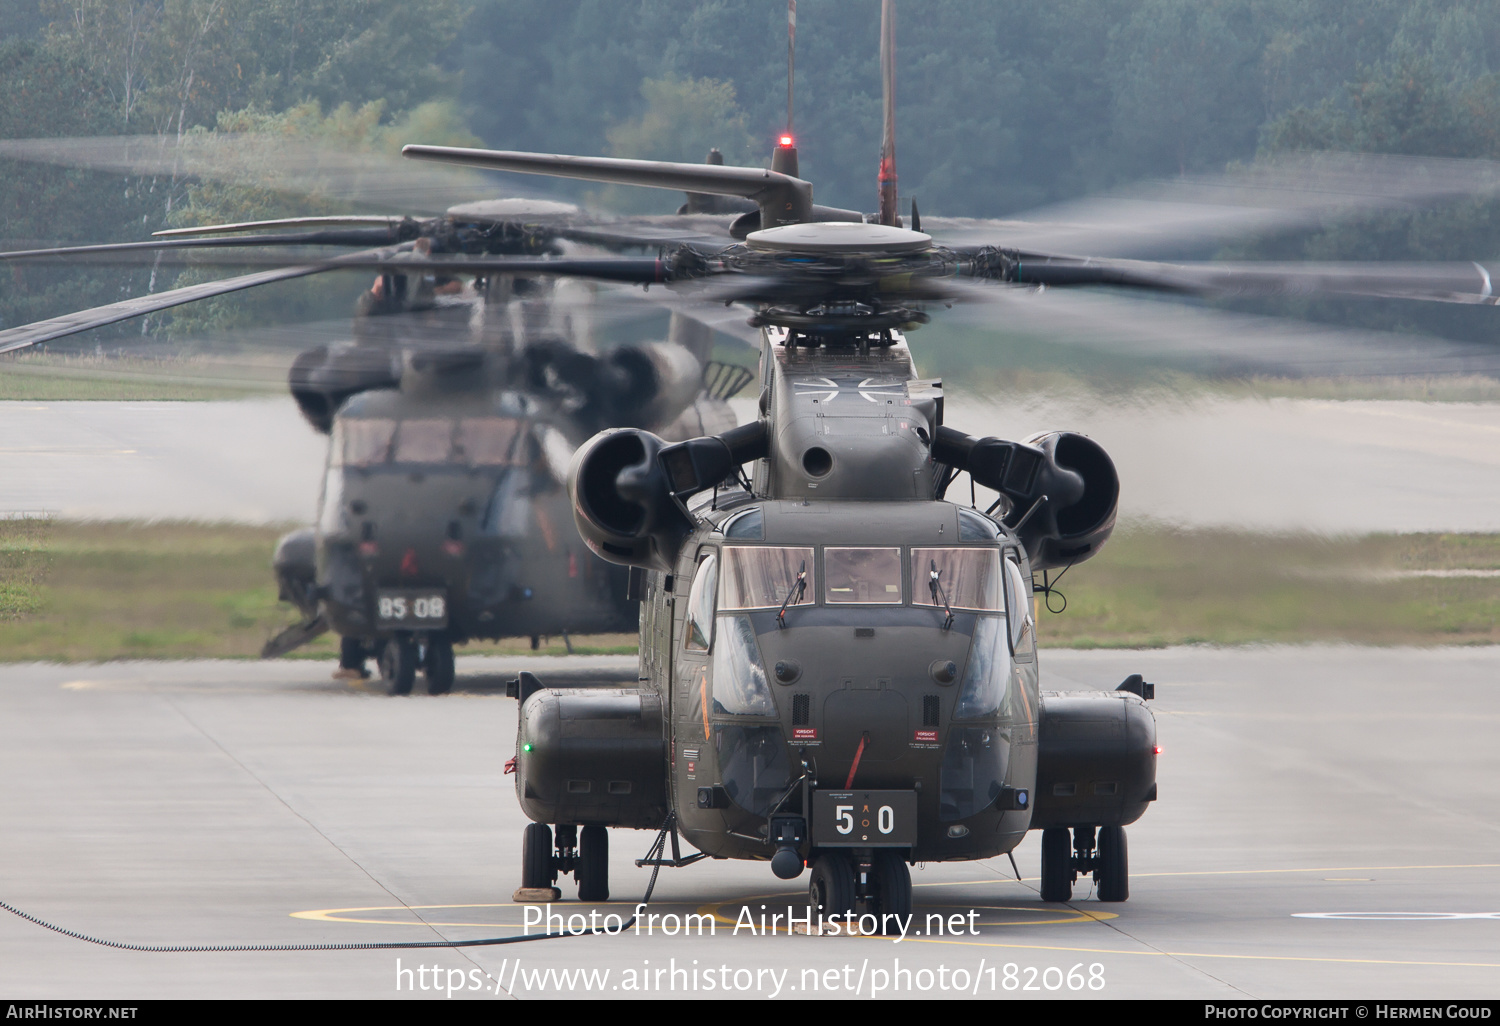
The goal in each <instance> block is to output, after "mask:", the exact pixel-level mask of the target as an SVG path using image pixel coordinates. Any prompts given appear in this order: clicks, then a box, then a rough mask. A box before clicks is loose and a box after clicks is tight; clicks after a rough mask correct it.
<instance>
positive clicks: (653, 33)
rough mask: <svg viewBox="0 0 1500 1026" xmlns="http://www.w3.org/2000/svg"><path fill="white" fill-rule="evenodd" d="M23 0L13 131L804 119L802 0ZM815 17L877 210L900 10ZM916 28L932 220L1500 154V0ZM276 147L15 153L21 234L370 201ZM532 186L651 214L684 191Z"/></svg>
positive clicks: (240, 303) (730, 148) (909, 72)
mask: <svg viewBox="0 0 1500 1026" xmlns="http://www.w3.org/2000/svg"><path fill="white" fill-rule="evenodd" d="M7 15H8V18H7V21H8V22H9V23H10V24H13V25H14V26H15V27H16V32H17V34H18V37H20V38H18V39H17V40H13V41H12V42H10V43H8V44H7V45H6V46H5V47H4V48H3V49H0V88H4V89H5V90H6V95H7V98H8V100H9V101H10V102H8V103H7V105H6V106H5V108H4V109H0V137H4V136H28V135H37V134H42V133H47V134H55V135H74V134H104V133H115V132H124V131H130V132H146V133H160V134H162V135H163V137H164V138H170V139H174V140H175V139H176V138H177V137H179V136H182V137H186V138H195V135H194V133H195V132H196V133H199V134H201V133H210V134H213V135H225V134H229V133H232V132H242V131H248V130H254V131H256V132H262V133H269V134H271V135H273V136H277V137H280V138H292V139H297V140H301V141H306V142H309V143H318V144H323V145H328V146H332V147H337V148H342V149H343V150H344V151H345V152H347V153H353V154H362V153H390V152H394V148H395V146H396V145H397V144H398V143H400V142H405V141H422V142H428V143H433V142H472V141H474V139H475V138H476V137H477V138H478V139H480V140H482V141H483V142H484V143H485V144H487V145H492V146H496V147H501V148H508V149H536V150H543V151H552V152H564V153H567V152H571V153H615V154H625V155H632V156H651V157H658V158H668V159H679V160H692V161H696V160H701V159H702V158H703V155H704V152H705V151H706V150H707V149H708V148H709V147H710V146H716V147H718V148H719V149H720V150H722V151H723V152H724V153H725V155H726V157H727V159H729V160H732V161H743V162H746V163H750V164H752V165H758V164H760V163H762V162H763V160H764V158H765V155H766V154H767V153H768V152H769V149H770V144H771V141H772V140H773V138H774V137H775V135H776V134H778V133H779V132H781V131H782V130H783V129H784V128H785V127H786V126H785V119H786V111H785V87H786V63H785V62H786V42H785V40H786V36H785V31H786V30H785V6H784V5H783V4H782V3H781V2H780V0H407V2H402V0H0V16H7ZM799 18H800V27H799V37H798V61H797V104H796V115H795V131H796V136H797V140H798V148H799V151H800V158H801V167H802V171H803V174H804V176H805V177H807V178H809V179H810V180H812V181H814V182H815V183H816V185H817V197H816V198H817V200H818V201H819V202H821V203H828V204H832V205H836V206H844V207H853V208H856V209H862V210H869V209H872V208H873V206H874V203H875V169H876V147H877V145H878V140H879V136H880V82H879V76H878V62H877V57H876V55H877V50H878V39H877V36H878V25H879V4H878V2H877V0H802V2H801V4H800V6H799ZM44 22H45V25H44ZM898 40H899V42H898V48H897V91H898V97H899V132H898V142H897V152H898V166H899V169H900V175H901V192H902V195H903V196H905V197H907V198H911V197H914V196H915V197H917V198H918V199H920V201H921V204H922V207H923V209H924V211H925V212H927V213H929V214H930V215H944V214H947V215H973V216H1002V215H1006V214H1011V213H1016V212H1020V211H1023V210H1027V209H1029V208H1034V207H1036V206H1038V205H1041V204H1045V203H1049V202H1054V201H1058V200H1063V199H1067V198H1071V197H1074V196H1077V195H1080V194H1083V193H1087V192H1090V191H1095V190H1098V189H1101V188H1108V187H1110V186H1113V185H1116V184H1118V183H1122V182H1126V181H1131V180H1135V179H1138V178H1141V177H1143V176H1172V175H1177V174H1180V173H1182V172H1185V171H1187V172H1192V171H1201V170H1215V169H1218V168H1221V167H1223V166H1224V165H1225V164H1226V163H1228V162H1232V161H1248V160H1252V159H1254V158H1255V157H1256V155H1257V153H1259V154H1263V155H1269V154H1274V153H1279V152H1284V151H1287V150H1293V149H1306V148H1315V149H1321V148H1339V149H1358V150H1367V151H1375V152H1393V153H1421V154H1427V155H1438V156H1455V157H1466V156H1485V157H1496V156H1500V0H1317V2H1316V3H1314V2H1311V0H1053V2H1051V3H1047V4H1036V3H1031V2H1022V0H923V2H921V3H913V2H910V0H908V2H907V3H905V4H902V5H900V25H899V30H898ZM262 164H263V165H264V166H261V167H258V168H257V167H255V166H254V161H253V160H251V161H249V164H248V166H247V174H248V178H242V179H237V180H235V181H232V182H223V181H220V182H219V183H218V184H213V185H209V184H205V183H199V182H189V181H184V180H179V177H180V176H178V177H174V176H172V175H163V176H160V177H158V178H155V179H146V178H142V179H139V180H129V179H126V178H125V177H123V176H107V175H98V176H95V175H89V174H86V173H83V172H74V171H68V172H65V173H57V172H55V171H51V170H45V171H43V170H37V169H30V170H27V169H24V168H18V167H17V166H15V165H7V166H6V167H5V168H0V170H7V171H9V170H15V173H14V174H8V175H0V212H3V213H4V215H5V221H4V234H5V235H6V236H7V237H8V238H10V239H12V240H17V239H22V238H28V239H29V238H48V239H58V240H75V241H82V240H84V239H89V240H97V239H101V238H124V237H131V236H138V235H139V234H140V233H142V232H143V231H144V230H148V229H155V228H159V227H162V226H164V225H167V224H174V225H180V224H191V223H206V222H212V221H219V220H234V219H254V218H256V217H263V216H277V215H281V214H294V213H315V212H330V211H334V210H337V209H349V207H348V205H347V203H344V200H345V198H344V197H341V195H340V190H339V189H337V188H330V189H328V190H326V191H324V192H321V193H320V192H318V190H316V189H312V190H308V189H306V188H302V189H301V191H300V192H294V191H292V190H289V189H288V188H285V187H283V186H284V185H285V183H284V182H281V183H278V174H279V171H278V168H276V167H275V166H274V162H272V161H270V160H268V159H266V158H265V156H264V154H263V155H262ZM511 181H513V182H514V183H515V184H514V185H513V186H511V187H512V188H525V189H527V190H536V189H541V190H551V191H556V192H558V193H561V194H564V195H567V194H571V195H574V196H580V195H592V197H593V198H594V199H595V200H602V201H605V202H608V203H611V204H614V205H618V206H624V207H626V208H628V209H652V210H666V209H672V208H673V207H674V206H675V205H676V204H677V203H679V202H680V197H678V196H675V195H661V196H655V195H653V194H652V193H650V192H646V191H644V190H629V191H625V190H607V191H606V192H604V193H594V194H588V193H587V188H586V187H585V186H583V185H580V184H577V183H561V184H556V183H548V182H543V181H539V180H536V179H531V178H527V179H520V180H516V179H512V180H511ZM496 188H497V191H503V190H505V189H506V188H507V187H506V186H505V185H503V184H497V186H496ZM309 192H311V194H310V195H309V194H308V193H309ZM341 203H344V205H342V206H341ZM1496 227H1500V214H1497V213H1496V211H1495V210H1493V209H1491V208H1490V207H1489V206H1485V205H1478V204H1471V205H1469V206H1468V207H1465V208H1462V209H1457V210H1450V211H1446V212H1441V213H1436V214H1433V213H1428V214H1422V215H1419V216H1408V217H1405V218H1404V219H1403V218H1401V217H1397V216H1394V215H1389V216H1385V217H1381V218H1367V219H1363V220H1358V221H1353V222H1349V223H1345V224H1342V225H1340V226H1337V227H1334V228H1330V229H1329V230H1328V231H1326V232H1321V233H1318V234H1316V235H1315V236H1311V237H1297V238H1279V239H1276V240H1268V241H1261V242H1259V243H1256V244H1255V245H1254V246H1248V247H1242V248H1241V249H1239V250H1237V251H1236V254H1237V255H1240V256H1247V257H1249V256H1283V257H1298V256H1308V257H1321V258H1328V259H1334V258H1364V257H1378V258H1414V259H1426V258H1445V259H1446V258H1453V259H1475V258H1483V257H1486V256H1492V255H1495V252H1496V250H1497V244H1496V243H1495V242H1494V241H1493V240H1494V238H1495V235H1494V231H1493V230H1494V229H1495V228H1496ZM205 273H207V272H205ZM216 273H217V272H216ZM148 277H149V275H148V274H142V273H136V274H130V273H126V272H124V271H120V270H117V269H94V270H91V271H88V272H82V273H79V274H70V275H64V274H62V273H61V272H58V271H51V270H36V269H28V270H27V271H26V272H25V273H24V274H22V275H21V278H20V279H19V280H17V279H13V280H12V281H10V282H7V283H4V286H5V287H4V289H3V290H0V318H4V322H5V323H15V322H16V321H19V320H22V319H30V318H32V317H36V316H42V315H45V314H47V313H54V312H61V310H63V309H69V308H73V307H76V306H79V305H83V303H92V302H102V301H106V300H107V299H115V298H119V297H120V296H122V295H131V294H138V293H139V292H140V291H142V290H143V289H144V288H145V287H146V282H147V279H148ZM184 280H187V279H184ZM164 285H165V282H163V281H160V280H158V281H157V282H155V287H163V286H164ZM321 288H322V286H320V285H316V284H303V285H298V286H290V285H289V286H284V287H283V288H282V293H281V294H283V295H285V296H290V297H297V296H299V295H301V293H299V292H298V290H299V289H300V290H303V292H305V293H306V298H305V299H304V298H292V299H289V300H286V301H262V300H260V299H245V298H239V299H226V300H223V301H220V302H218V303H217V304H216V305H215V306H212V307H209V308H206V312H201V313H200V312H192V313H188V312H183V313H181V314H179V315H177V316H175V317H167V318H161V319H159V321H160V323H169V324H171V325H173V330H174V331H176V332H179V333H181V332H182V331H185V330H188V329H189V328H191V329H193V330H200V329H206V328H211V327H215V326H223V325H226V324H231V323H246V322H248V321H253V320H258V319H261V318H263V317H264V316H267V315H268V314H269V312H270V311H271V310H272V309H273V308H275V309H284V310H285V311H287V312H289V313H291V312H300V311H305V310H311V309H314V308H316V309H320V310H322V309H326V310H332V309H333V308H334V307H337V306H338V305H339V304H340V303H342V302H343V301H344V300H343V299H342V298H339V299H328V300H326V301H323V300H318V299H316V298H315V294H316V293H318V292H319V290H320V289H321ZM319 303H323V304H324V305H322V306H319ZM1281 309H1285V307H1282V308H1281ZM1304 312H1306V313H1308V314H1309V315H1314V316H1323V317H1331V318H1338V319H1342V320H1349V319H1353V320H1357V321H1360V322H1362V323H1367V324H1379V325H1383V326H1393V327H1401V328H1411V327H1420V328H1424V329H1425V330H1429V331H1439V332H1443V333H1447V334H1457V335H1460V336H1463V337H1481V336H1485V335H1486V333H1487V331H1488V327H1487V325H1488V321H1489V320H1490V318H1489V317H1488V312H1487V311H1476V310H1446V311H1439V312H1435V313H1434V312H1431V311H1421V312H1417V311H1413V310H1411V309H1408V307H1407V305H1402V304H1365V305H1361V306H1359V307H1358V308H1357V309H1356V307H1355V305H1354V304H1340V303H1322V304H1316V305H1314V304H1305V308H1304ZM118 330H121V331H131V330H138V328H128V327H127V328H123V329H118Z"/></svg>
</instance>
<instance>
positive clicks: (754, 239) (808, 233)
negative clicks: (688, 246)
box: [745, 221, 932, 256]
mask: <svg viewBox="0 0 1500 1026" xmlns="http://www.w3.org/2000/svg"><path fill="white" fill-rule="evenodd" d="M745 242H746V244H748V245H749V247H750V248H751V249H757V250H763V251H767V252H773V253H807V254H814V255H815V254H820V253H868V254H871V255H872V256H876V255H884V254H887V253H915V252H920V251H922V250H926V249H930V248H931V247H932V236H931V235H927V234H925V233H924V232H914V231H911V230H910V229H907V228H893V227H891V226H889V225H883V224H862V223H860V222H858V221H813V222H809V223H807V224H788V225H782V226H781V227H779V228H765V229H762V230H761V231H758V232H751V233H750V234H749V235H748V236H746V238H745Z"/></svg>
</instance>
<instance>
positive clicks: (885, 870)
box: [871, 849, 911, 929]
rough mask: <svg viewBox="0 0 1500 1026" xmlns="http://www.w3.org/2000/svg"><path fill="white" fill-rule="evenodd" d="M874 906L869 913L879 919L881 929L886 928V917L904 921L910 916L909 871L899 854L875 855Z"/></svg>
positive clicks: (888, 851)
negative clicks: (898, 918) (897, 917)
mask: <svg viewBox="0 0 1500 1026" xmlns="http://www.w3.org/2000/svg"><path fill="white" fill-rule="evenodd" d="M874 904H875V907H874V908H873V909H871V911H872V912H874V913H875V914H876V915H877V916H879V917H881V918H880V926H881V929H886V928H887V923H886V920H885V917H886V916H900V917H901V918H902V919H903V920H904V919H905V918H906V917H907V916H909V915H911V870H909V869H907V868H906V860H905V859H903V858H902V857H901V855H900V854H899V853H897V852H894V851H891V850H889V849H885V850H881V851H877V852H876V853H875V902H874ZM892 925H894V924H892ZM897 929H899V927H897Z"/></svg>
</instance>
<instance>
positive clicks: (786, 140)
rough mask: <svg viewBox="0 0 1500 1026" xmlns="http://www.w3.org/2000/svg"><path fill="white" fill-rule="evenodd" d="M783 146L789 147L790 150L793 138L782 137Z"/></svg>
mask: <svg viewBox="0 0 1500 1026" xmlns="http://www.w3.org/2000/svg"><path fill="white" fill-rule="evenodd" d="M781 145H783V146H785V147H787V148H788V149H790V148H791V146H792V137H791V136H789V135H784V136H782V137H781Z"/></svg>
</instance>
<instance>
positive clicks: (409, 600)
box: [375, 589, 448, 630]
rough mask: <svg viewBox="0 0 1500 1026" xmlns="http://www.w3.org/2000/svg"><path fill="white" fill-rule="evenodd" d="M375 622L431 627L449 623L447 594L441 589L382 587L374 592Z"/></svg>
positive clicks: (396, 625)
mask: <svg viewBox="0 0 1500 1026" xmlns="http://www.w3.org/2000/svg"><path fill="white" fill-rule="evenodd" d="M375 620H376V626H377V627H382V628H386V629H389V628H406V629H407V630H428V629H430V628H435V627H446V626H448V597H447V595H445V594H444V593H443V592H441V591H431V590H421V589H418V590H404V591H395V590H382V591H379V592H377V593H376V595H375Z"/></svg>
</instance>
